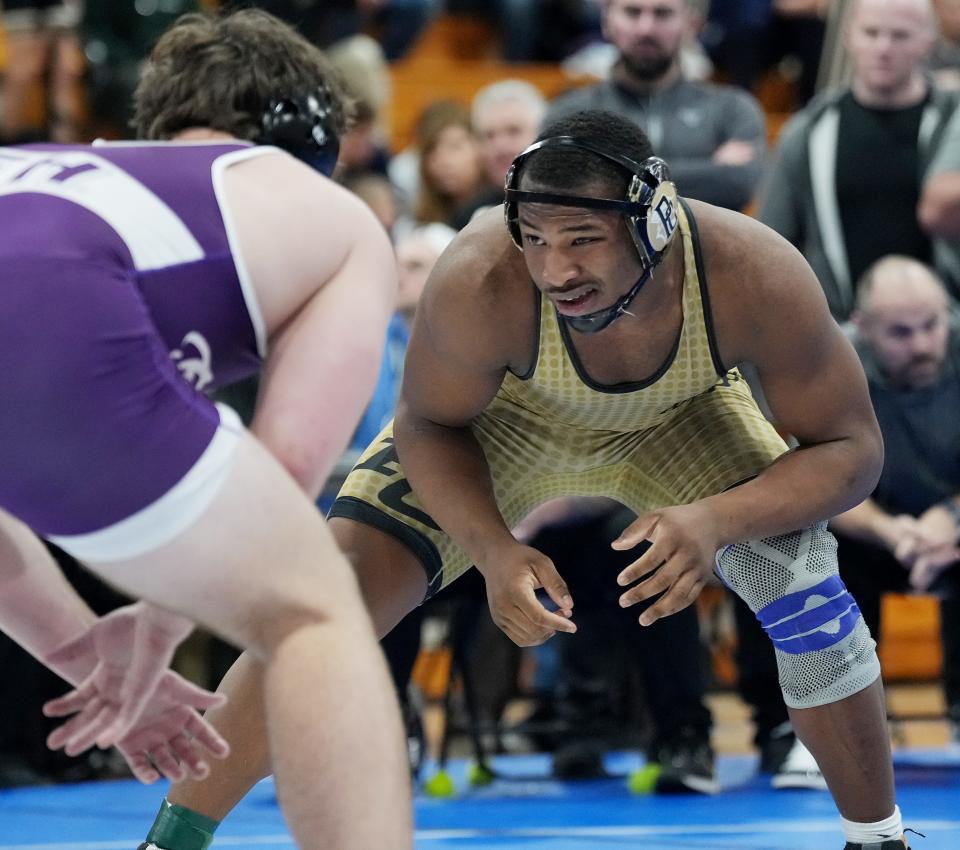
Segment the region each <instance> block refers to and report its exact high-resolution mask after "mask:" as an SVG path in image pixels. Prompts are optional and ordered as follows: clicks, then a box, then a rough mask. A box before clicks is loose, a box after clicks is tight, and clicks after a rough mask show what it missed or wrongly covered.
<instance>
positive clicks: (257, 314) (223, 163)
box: [212, 145, 281, 359]
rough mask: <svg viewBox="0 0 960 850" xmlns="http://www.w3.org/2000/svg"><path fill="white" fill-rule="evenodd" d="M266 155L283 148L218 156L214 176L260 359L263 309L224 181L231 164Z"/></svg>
mask: <svg viewBox="0 0 960 850" xmlns="http://www.w3.org/2000/svg"><path fill="white" fill-rule="evenodd" d="M265 153H281V151H280V148H275V147H271V146H269V145H258V146H257V147H251V148H246V149H244V150H239V151H232V152H231V153H227V154H224V155H223V156H219V157H217V158H216V159H215V160H214V161H213V174H212V177H213V191H214V194H215V195H216V198H217V205H218V206H219V207H220V217H221V218H222V219H223V229H224V231H225V232H226V234H227V243H228V244H229V245H230V253H231V255H232V256H233V264H234V267H235V268H236V270H237V279H238V280H239V281H240V291H241V292H242V293H243V300H244V301H245V302H246V305H247V315H249V317H250V324H251V325H253V332H254V334H255V335H256V338H257V353H258V354H259V355H260V358H261V359H266V356H267V328H266V323H265V322H264V320H263V312H262V311H261V309H260V300H259V299H258V298H257V291H256V290H255V289H254V287H253V281H252V280H251V278H250V270H249V268H248V267H247V263H246V260H244V258H243V251H242V250H241V248H240V240H239V238H238V235H237V228H236V224H235V223H234V218H233V213H232V212H231V211H230V206H229V205H228V204H227V202H226V201H227V199H226V195H225V190H224V185H223V179H224V173H225V172H226V170H227V168H228V167H230V166H231V165H234V164H235V163H237V162H243V161H244V160H248V159H253V158H254V157H257V156H261V155H262V154H265Z"/></svg>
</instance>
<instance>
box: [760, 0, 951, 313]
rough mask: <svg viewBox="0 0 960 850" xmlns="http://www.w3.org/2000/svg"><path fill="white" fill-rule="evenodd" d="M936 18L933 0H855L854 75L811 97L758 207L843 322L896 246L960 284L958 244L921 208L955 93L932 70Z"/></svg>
mask: <svg viewBox="0 0 960 850" xmlns="http://www.w3.org/2000/svg"><path fill="white" fill-rule="evenodd" d="M935 24H936V22H935V20H934V17H933V11H932V8H931V6H930V2H929V0H854V2H853V5H852V8H851V10H850V16H849V19H848V22H847V30H846V44H847V49H848V51H849V53H850V58H851V60H852V64H853V79H852V80H851V82H850V85H849V86H845V87H843V88H841V89H838V90H835V91H831V92H828V93H826V94H824V95H822V96H821V97H819V98H818V99H816V100H815V101H813V102H812V103H811V104H810V105H809V106H807V107H806V108H805V109H804V110H802V111H801V112H800V113H798V114H797V115H796V116H794V117H793V118H792V119H791V120H790V122H789V123H788V124H787V126H786V127H785V128H784V130H783V134H782V135H781V137H780V142H779V150H778V156H777V160H776V163H775V165H774V167H773V169H772V171H771V174H770V180H769V183H768V185H767V186H766V188H765V191H764V192H763V196H762V199H761V203H760V206H759V210H758V217H759V218H760V220H761V221H762V222H763V223H764V224H767V225H769V226H770V227H772V228H773V229H774V230H776V231H778V232H779V233H780V234H781V235H783V236H784V237H786V238H787V239H788V240H789V241H790V242H792V243H793V244H794V245H796V246H797V247H798V248H799V249H800V250H801V251H802V252H803V255H804V256H805V257H806V259H807V261H808V262H809V263H810V265H811V266H812V267H813V269H814V271H815V272H816V273H817V277H818V278H819V280H820V283H821V285H822V286H823V289H824V292H825V293H826V296H827V301H828V302H829V305H830V310H831V312H832V313H833V315H834V317H835V318H836V319H837V320H838V321H844V320H846V319H848V318H849V317H850V314H851V311H852V310H853V305H854V302H855V297H856V287H855V283H856V281H857V280H859V279H860V278H861V276H862V275H863V273H864V272H865V271H866V269H867V268H868V267H869V266H870V265H872V264H873V262H875V261H876V260H878V259H879V258H880V257H882V256H884V255H886V254H889V253H898V254H905V255H907V256H911V257H914V258H916V259H918V260H920V261H922V262H930V261H931V260H932V261H933V263H934V265H935V266H936V267H937V269H938V270H939V271H940V273H941V274H942V275H943V277H944V279H945V282H946V283H947V286H948V289H949V290H951V291H952V292H953V293H954V294H956V293H957V291H958V289H957V287H958V285H960V252H958V246H957V245H956V244H953V245H951V244H949V243H947V242H945V241H944V240H939V239H931V238H930V236H928V234H927V233H926V232H925V231H924V230H923V228H922V227H921V224H920V222H919V221H918V217H917V203H918V200H919V198H920V190H921V184H922V179H923V175H924V174H925V173H926V172H927V171H928V169H929V167H930V164H931V160H932V159H933V158H934V156H935V154H936V153H937V151H938V150H939V149H940V147H941V145H942V142H943V139H944V128H945V126H946V124H947V122H948V121H949V119H950V117H951V115H952V114H953V112H954V109H955V107H956V103H957V95H956V94H955V93H953V92H944V91H942V90H940V89H939V88H937V86H936V85H935V84H933V83H932V82H931V81H930V79H929V78H928V77H927V76H925V75H924V72H923V64H924V62H925V61H926V58H927V56H928V55H929V53H930V49H931V47H932V45H933V41H934V35H935Z"/></svg>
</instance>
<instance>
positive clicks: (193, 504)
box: [48, 404, 244, 563]
mask: <svg viewBox="0 0 960 850" xmlns="http://www.w3.org/2000/svg"><path fill="white" fill-rule="evenodd" d="M217 410H218V412H219V413H220V424H219V425H218V426H217V430H216V432H215V433H214V435H213V439H212V440H211V441H210V444H209V445H208V446H207V447H206V448H205V449H204V450H203V454H202V455H200V457H199V458H198V459H197V462H196V463H194V465H193V466H192V467H191V468H190V470H189V471H188V472H187V474H186V475H184V476H183V478H181V479H180V480H179V481H178V482H177V483H176V484H175V485H174V486H173V487H172V488H171V489H170V490H168V491H167V492H166V493H164V495H162V496H161V497H160V498H159V499H157V500H156V501H155V502H152V503H151V504H149V505H147V507H145V508H143V509H142V510H139V511H137V512H136V513H135V514H131V515H130V516H128V517H127V518H126V519H122V520H120V521H119V522H116V523H114V524H113V525H109V526H107V527H106V528H101V529H99V530H98V531H91V532H89V533H88V534H69V535H49V537H48V539H49V540H50V541H51V542H52V543H55V544H56V545H57V546H59V547H60V548H61V549H64V550H65V551H67V552H69V553H70V554H71V555H73V556H74V557H75V558H76V559H77V560H78V561H81V562H83V561H86V562H89V563H108V562H111V561H126V560H129V559H130V558H136V557H138V556H140V555H145V554H146V553H147V552H152V551H153V550H155V549H159V548H160V547H161V546H163V545H164V544H165V543H169V542H170V541H171V540H173V539H174V538H176V537H177V536H178V535H180V534H181V533H182V532H184V531H186V529H187V528H188V527H189V526H191V525H193V523H194V522H195V521H196V520H197V519H198V518H199V517H200V515H201V514H202V513H203V512H204V511H205V510H206V509H207V508H208V507H209V505H210V503H211V502H212V501H213V499H214V496H216V494H217V492H218V491H219V490H220V487H221V486H222V485H223V482H224V481H225V480H226V478H227V475H228V473H229V472H230V469H231V467H232V460H233V451H234V449H235V448H236V447H237V444H238V443H239V441H240V437H241V435H242V433H243V430H244V429H243V423H242V422H241V421H240V417H239V416H238V415H237V414H236V413H235V412H234V411H233V409H231V408H229V407H227V406H226V405H225V404H218V405H217Z"/></svg>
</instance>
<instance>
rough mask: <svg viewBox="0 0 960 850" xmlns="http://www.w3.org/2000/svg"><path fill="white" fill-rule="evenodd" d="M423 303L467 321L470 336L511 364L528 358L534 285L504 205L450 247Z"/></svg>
mask: <svg viewBox="0 0 960 850" xmlns="http://www.w3.org/2000/svg"><path fill="white" fill-rule="evenodd" d="M424 299H425V300H426V303H427V304H429V305H430V312H431V313H435V312H441V313H443V314H444V315H446V316H449V317H454V316H456V317H459V318H461V319H463V320H464V321H467V322H469V324H470V327H471V329H472V333H475V334H483V335H484V336H485V337H488V338H489V339H490V341H491V342H492V343H493V344H496V346H497V348H499V349H500V350H502V351H503V350H509V358H508V359H509V360H510V362H511V363H513V362H514V361H515V360H516V359H517V358H521V359H523V358H525V357H527V355H528V354H529V352H528V346H527V345H526V344H525V340H527V339H529V338H533V337H534V336H535V317H534V309H535V305H536V298H535V287H534V284H533V282H532V281H531V279H530V273H529V272H528V271H527V267H526V264H525V263H524V260H523V254H522V253H521V252H520V251H518V250H517V248H516V246H515V245H514V244H513V242H512V240H511V239H510V234H509V233H508V232H507V229H506V225H505V224H504V221H503V212H502V208H501V207H495V208H493V209H490V210H487V211H486V212H483V213H481V214H480V215H478V216H476V217H475V218H474V220H473V221H471V222H470V224H469V225H467V227H465V228H464V229H463V230H462V231H461V232H460V233H459V234H458V235H457V237H456V238H455V239H454V240H453V242H451V243H450V245H449V247H448V248H447V250H446V251H444V253H443V256H442V257H441V258H440V260H439V261H438V262H437V264H436V266H435V267H434V270H433V272H432V273H431V275H430V279H429V281H428V282H427V287H426V290H425V291H424ZM421 303H424V302H421ZM488 335H489V336H488Z"/></svg>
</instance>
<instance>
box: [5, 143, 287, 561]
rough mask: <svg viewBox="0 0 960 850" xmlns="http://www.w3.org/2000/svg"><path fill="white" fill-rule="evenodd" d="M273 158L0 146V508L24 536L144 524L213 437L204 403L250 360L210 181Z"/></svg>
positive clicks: (249, 308) (259, 326)
mask: <svg viewBox="0 0 960 850" xmlns="http://www.w3.org/2000/svg"><path fill="white" fill-rule="evenodd" d="M272 150H274V149H271V148H258V147H253V146H250V145H245V144H232V145H223V144H217V145H212V144H184V145H180V144H170V143H158V144H150V143H146V144H143V143H128V144H106V145H95V146H89V147H87V146H84V147H79V146H78V147H61V146H33V147H29V148H0V329H2V332H0V358H2V360H0V397H2V404H0V457H2V464H0V507H2V508H4V509H5V510H8V511H9V512H10V513H12V514H14V515H16V516H18V517H19V518H20V519H22V520H23V521H24V522H26V523H27V524H28V525H30V526H31V527H32V528H33V529H34V530H35V531H37V532H38V533H40V534H43V535H46V536H50V537H52V538H53V539H56V540H57V542H61V539H65V540H69V539H70V538H71V537H74V536H78V535H79V536H83V535H89V534H90V533H91V532H95V531H97V530H101V529H105V528H109V527H111V526H114V525H115V524H117V523H120V522H121V521H123V520H126V519H128V518H130V517H131V516H132V515H134V514H137V513H138V512H141V511H143V510H144V509H145V508H147V507H148V506H150V505H152V504H154V503H156V502H157V501H158V500H161V497H164V496H165V495H167V494H169V491H171V490H173V489H174V488H175V487H176V485H177V484H178V483H180V482H182V480H183V479H185V476H187V474H188V473H189V472H190V471H191V470H193V469H194V467H195V465H198V462H199V461H200V460H201V458H202V456H203V455H204V454H205V452H207V449H208V448H209V447H210V446H211V444H212V442H213V441H214V437H215V435H216V434H217V433H218V431H222V430H223V426H222V425H221V421H220V420H221V417H220V413H219V411H218V408H217V407H216V406H214V405H213V404H212V403H211V402H210V401H209V400H208V399H207V397H206V396H205V395H204V393H206V392H209V391H211V390H213V389H216V388H217V387H219V386H223V385H224V384H227V383H231V382H233V381H236V380H238V379H240V378H242V377H245V376H247V375H250V374H252V373H254V372H255V371H256V370H257V369H258V368H259V366H260V363H261V361H262V357H263V354H264V350H265V334H264V329H263V323H262V319H261V316H260V313H259V310H258V307H257V303H256V298H255V296H254V293H253V291H252V288H251V286H250V284H249V281H248V279H247V276H246V272H245V269H244V266H243V263H242V261H241V259H240V257H239V255H238V254H237V252H236V251H235V247H236V246H235V245H234V242H233V240H234V236H233V233H232V231H231V226H230V220H229V211H228V210H226V209H225V207H224V206H222V205H221V202H222V179H223V173H224V170H225V169H226V168H227V167H228V166H229V165H230V164H231V163H233V162H236V161H238V160H241V159H245V158H248V157H251V156H257V155H259V154H261V153H264V152H266V151H272ZM230 427H232V428H234V430H235V429H236V427H237V426H236V425H231V426H230ZM134 548H136V547H134ZM121 549H122V547H121ZM124 551H126V550H124Z"/></svg>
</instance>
